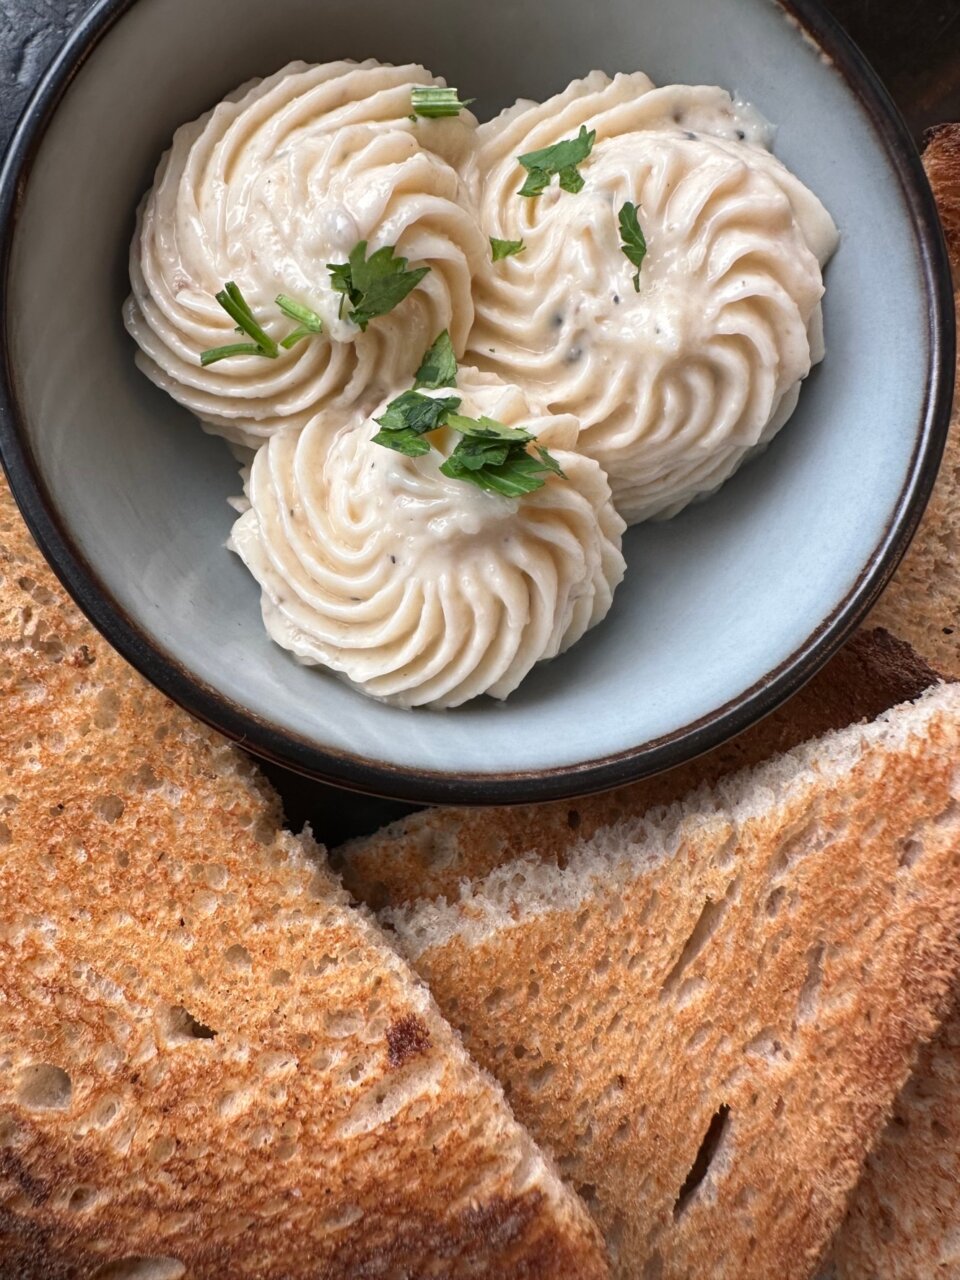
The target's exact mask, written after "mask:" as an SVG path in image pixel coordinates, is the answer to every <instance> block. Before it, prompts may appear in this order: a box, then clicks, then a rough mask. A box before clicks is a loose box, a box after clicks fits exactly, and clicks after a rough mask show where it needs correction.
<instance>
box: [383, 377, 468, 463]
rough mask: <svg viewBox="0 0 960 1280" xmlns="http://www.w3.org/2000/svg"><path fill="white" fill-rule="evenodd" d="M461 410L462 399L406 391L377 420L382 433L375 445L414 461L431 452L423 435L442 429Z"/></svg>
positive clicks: (391, 402)
mask: <svg viewBox="0 0 960 1280" xmlns="http://www.w3.org/2000/svg"><path fill="white" fill-rule="evenodd" d="M459 408H460V397H459V396H425V395H424V394H423V392H422V391H404V392H403V394H402V395H399V396H397V397H396V399H395V400H391V401H390V403H389V404H388V405H387V407H386V409H384V411H383V413H382V414H381V416H380V417H379V418H375V419H374V421H375V422H376V423H377V424H378V425H379V427H380V430H379V431H378V432H377V434H376V435H375V436H374V437H373V442H374V444H382V445H383V446H384V448H386V449H393V450H394V451H395V452H396V453H405V454H407V455H408V456H409V457H411V458H416V457H418V456H419V455H420V454H424V453H429V452H430V442H429V441H428V440H424V439H423V436H425V435H426V433H427V432H428V431H436V430H437V428H438V427H442V426H443V425H444V424H445V422H446V420H447V417H448V415H449V414H451V413H453V412H454V411H455V410H456V409H459Z"/></svg>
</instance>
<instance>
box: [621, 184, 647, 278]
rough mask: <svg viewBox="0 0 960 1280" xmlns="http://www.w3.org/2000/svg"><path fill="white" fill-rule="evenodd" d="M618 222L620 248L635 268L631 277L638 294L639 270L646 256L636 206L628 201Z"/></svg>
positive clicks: (644, 242)
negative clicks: (634, 273) (635, 271)
mask: <svg viewBox="0 0 960 1280" xmlns="http://www.w3.org/2000/svg"><path fill="white" fill-rule="evenodd" d="M618 220H619V223H620V239H621V241H622V243H621V245H620V248H621V249H622V250H623V252H624V253H625V254H626V256H627V258H628V259H629V261H630V262H632V263H633V265H634V266H635V267H636V268H637V274H636V275H635V276H634V277H633V287H634V288H635V289H636V291H637V293H639V292H640V268H641V267H642V266H643V260H644V258H645V257H646V256H647V241H646V237H645V236H644V234H643V231H642V230H641V228H640V223H639V221H638V219H637V206H636V205H635V204H632V203H631V201H629V200H628V201H627V202H626V204H624V205H623V207H622V208H621V210H620V214H619V218H618Z"/></svg>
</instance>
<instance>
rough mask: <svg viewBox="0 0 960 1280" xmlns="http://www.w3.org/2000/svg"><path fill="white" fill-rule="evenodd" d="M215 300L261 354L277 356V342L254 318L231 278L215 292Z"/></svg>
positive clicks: (273, 358) (272, 357)
mask: <svg viewBox="0 0 960 1280" xmlns="http://www.w3.org/2000/svg"><path fill="white" fill-rule="evenodd" d="M217 301H218V302H219V303H220V305H221V307H223V309H224V311H226V313H227V315H228V316H229V317H230V319H231V320H233V321H234V322H235V323H236V324H237V325H238V326H239V327H240V328H241V329H242V330H243V332H244V333H245V334H247V335H248V336H249V337H251V338H252V339H253V341H254V342H255V343H256V344H257V346H258V347H259V348H260V354H261V355H264V356H267V357H268V358H269V359H271V360H275V359H276V358H277V355H278V354H279V352H278V349H277V344H276V343H275V342H274V340H273V339H272V338H271V337H270V335H269V334H268V333H266V332H265V330H264V329H263V328H262V327H261V326H260V325H259V324H258V323H257V321H256V320H255V319H254V315H253V312H252V311H251V310H250V307H249V306H248V304H247V301H246V299H245V298H244V296H243V294H242V293H241V292H240V290H239V288H238V287H237V285H236V284H234V282H233V281H232V280H230V281H228V283H227V286H226V288H224V289H221V290H220V292H219V293H218V294H217Z"/></svg>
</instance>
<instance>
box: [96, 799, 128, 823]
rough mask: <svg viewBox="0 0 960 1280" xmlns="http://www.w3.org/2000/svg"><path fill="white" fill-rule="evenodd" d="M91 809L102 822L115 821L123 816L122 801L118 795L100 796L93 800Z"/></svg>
mask: <svg viewBox="0 0 960 1280" xmlns="http://www.w3.org/2000/svg"><path fill="white" fill-rule="evenodd" d="M93 811H94V813H95V814H96V815H97V817H98V818H102V819H103V820H104V822H116V821H117V819H118V818H122V817H123V801H122V800H121V799H120V797H119V796H100V797H99V798H98V799H97V800H94V802H93Z"/></svg>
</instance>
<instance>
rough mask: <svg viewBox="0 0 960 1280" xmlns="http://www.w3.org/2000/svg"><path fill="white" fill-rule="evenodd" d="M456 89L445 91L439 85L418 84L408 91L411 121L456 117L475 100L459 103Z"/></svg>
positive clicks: (470, 99) (468, 99) (469, 99)
mask: <svg viewBox="0 0 960 1280" xmlns="http://www.w3.org/2000/svg"><path fill="white" fill-rule="evenodd" d="M458 92H459V91H458V90H457V89H446V88H443V87H441V86H440V85H426V84H418V85H414V87H413V88H412V89H411V90H410V100H411V103H412V105H413V119H414V120H415V119H416V118H417V116H423V117H424V118H425V119H427V120H439V119H441V118H442V117H443V116H458V115H459V114H460V112H461V111H462V110H463V108H464V107H469V105H470V103H471V102H475V101H476V99H475V98H467V99H466V100H465V101H464V102H461V101H460V99H459V97H458V96H457V94H458Z"/></svg>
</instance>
